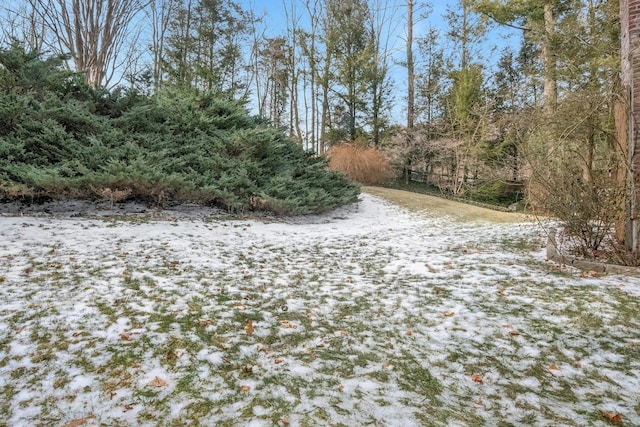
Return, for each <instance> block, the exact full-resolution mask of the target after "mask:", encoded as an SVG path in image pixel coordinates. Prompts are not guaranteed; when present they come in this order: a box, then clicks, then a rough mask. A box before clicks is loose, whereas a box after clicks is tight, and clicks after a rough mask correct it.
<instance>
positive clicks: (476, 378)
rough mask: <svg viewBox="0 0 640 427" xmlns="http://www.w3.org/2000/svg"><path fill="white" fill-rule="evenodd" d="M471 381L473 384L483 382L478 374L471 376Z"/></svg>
mask: <svg viewBox="0 0 640 427" xmlns="http://www.w3.org/2000/svg"><path fill="white" fill-rule="evenodd" d="M471 379H472V380H473V382H475V383H478V384H482V383H483V382H484V381H483V380H482V377H481V376H480V375H479V374H473V375H471Z"/></svg>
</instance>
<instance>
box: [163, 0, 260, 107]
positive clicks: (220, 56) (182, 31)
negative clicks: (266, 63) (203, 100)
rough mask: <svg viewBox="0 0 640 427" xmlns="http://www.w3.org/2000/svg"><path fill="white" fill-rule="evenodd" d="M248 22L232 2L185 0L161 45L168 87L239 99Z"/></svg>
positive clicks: (221, 0) (240, 9)
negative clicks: (202, 90) (211, 92)
mask: <svg viewBox="0 0 640 427" xmlns="http://www.w3.org/2000/svg"><path fill="white" fill-rule="evenodd" d="M249 29H250V25H249V20H248V16H247V15H246V14H245V12H244V11H243V9H242V8H241V7H240V5H239V4H238V3H236V2H234V1H233V0H186V1H184V2H181V4H180V6H179V7H178V8H177V9H176V10H175V11H174V13H173V15H172V17H171V20H170V22H169V31H168V34H167V39H166V41H165V58H164V60H163V68H164V69H163V71H164V72H165V73H166V74H167V78H168V79H169V81H170V82H172V84H175V85H178V86H194V87H197V88H200V89H205V90H210V91H216V92H220V93H225V94H227V95H228V96H229V97H234V98H239V97H241V96H242V94H244V93H245V91H246V84H245V82H244V79H242V78H241V76H240V73H241V71H242V69H243V66H242V63H243V45H242V42H243V41H244V39H243V38H244V37H245V36H247V35H248V34H249Z"/></svg>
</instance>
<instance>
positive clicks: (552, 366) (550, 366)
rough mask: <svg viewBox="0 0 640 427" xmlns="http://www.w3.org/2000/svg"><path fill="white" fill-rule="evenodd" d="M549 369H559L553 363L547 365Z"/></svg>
mask: <svg viewBox="0 0 640 427" xmlns="http://www.w3.org/2000/svg"><path fill="white" fill-rule="evenodd" d="M549 369H553V370H555V371H559V370H560V368H558V366H557V365H556V364H555V363H552V364H551V365H549Z"/></svg>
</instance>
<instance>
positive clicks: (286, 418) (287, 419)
mask: <svg viewBox="0 0 640 427" xmlns="http://www.w3.org/2000/svg"><path fill="white" fill-rule="evenodd" d="M282 424H284V425H286V426H288V425H289V418H288V417H282Z"/></svg>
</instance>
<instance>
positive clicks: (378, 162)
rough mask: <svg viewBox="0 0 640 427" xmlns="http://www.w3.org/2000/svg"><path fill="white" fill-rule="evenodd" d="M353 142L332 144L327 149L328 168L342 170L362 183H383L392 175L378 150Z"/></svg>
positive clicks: (387, 163)
mask: <svg viewBox="0 0 640 427" xmlns="http://www.w3.org/2000/svg"><path fill="white" fill-rule="evenodd" d="M357 143H358V141H356V143H355V144H340V145H334V146H333V147H331V148H330V149H329V150H328V151H327V158H328V159H329V169H331V170H335V171H341V172H344V173H345V174H346V175H347V176H348V177H349V178H350V179H352V180H354V181H357V182H360V183H362V184H369V185H380V184H385V183H386V182H387V181H388V180H389V179H390V178H392V177H393V170H392V169H391V166H390V164H389V161H388V160H387V158H386V157H385V156H384V155H383V154H382V153H381V152H380V151H378V150H376V149H374V148H369V147H366V146H358V144H357Z"/></svg>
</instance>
